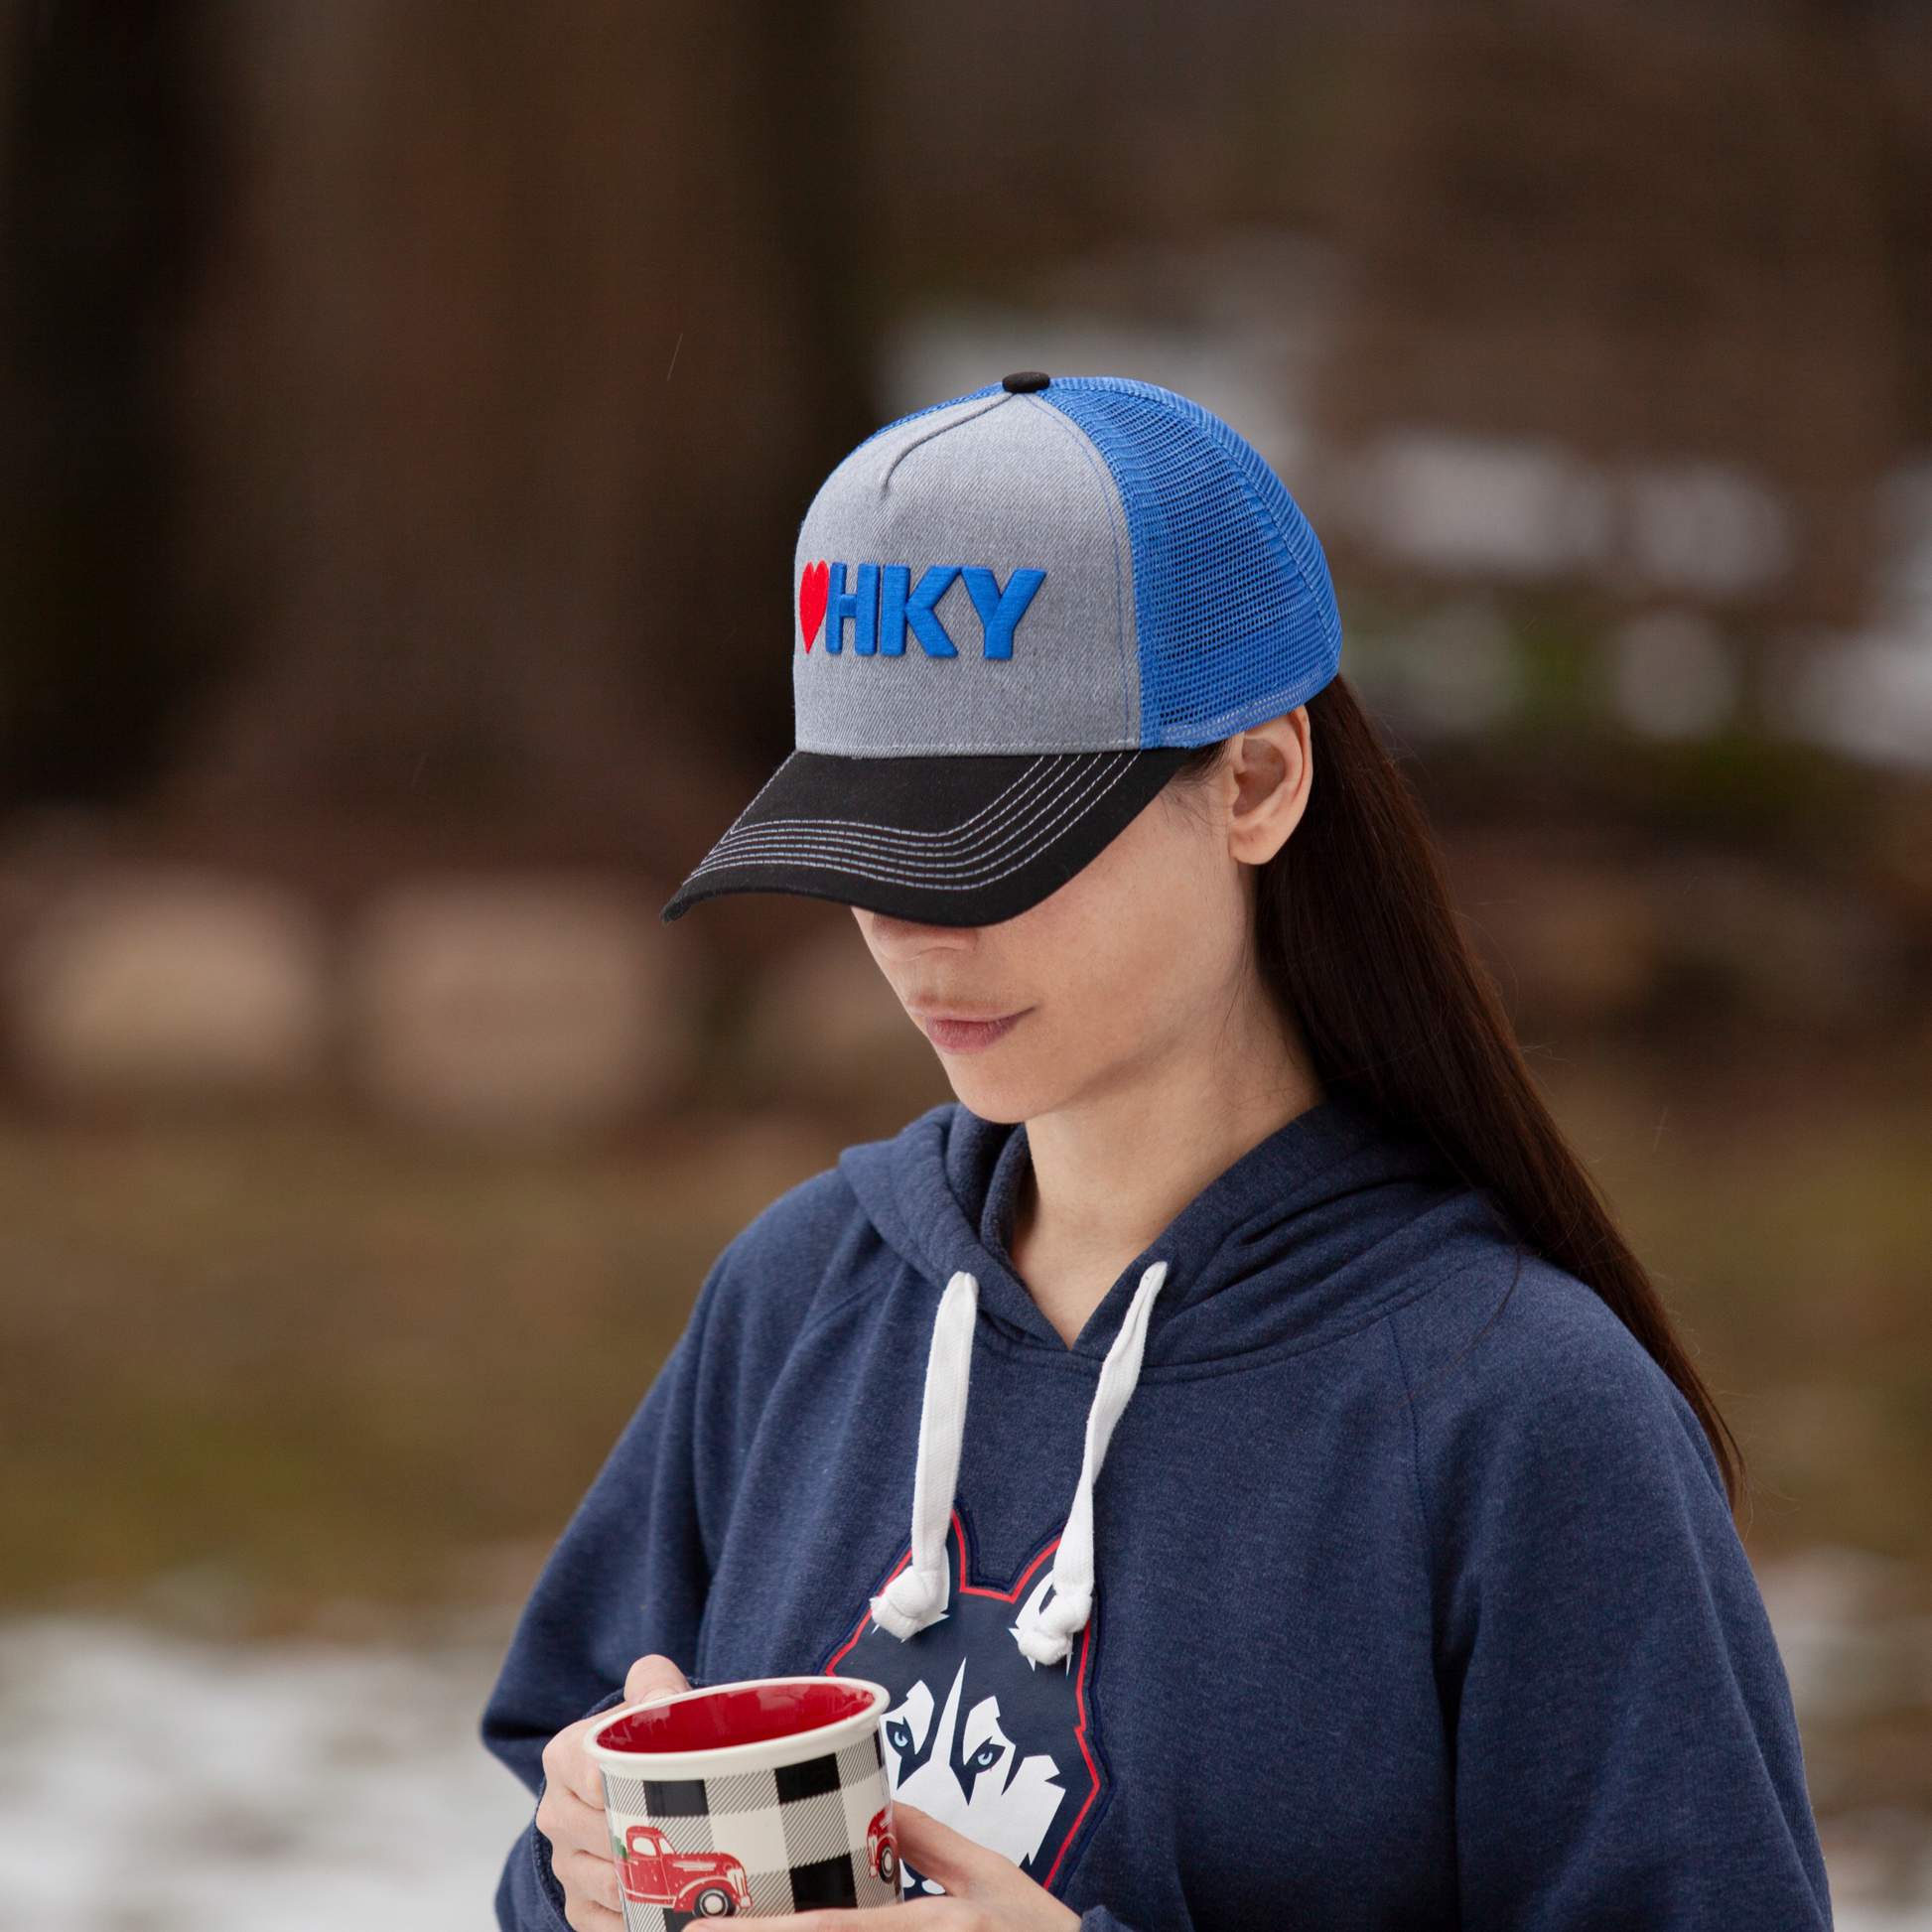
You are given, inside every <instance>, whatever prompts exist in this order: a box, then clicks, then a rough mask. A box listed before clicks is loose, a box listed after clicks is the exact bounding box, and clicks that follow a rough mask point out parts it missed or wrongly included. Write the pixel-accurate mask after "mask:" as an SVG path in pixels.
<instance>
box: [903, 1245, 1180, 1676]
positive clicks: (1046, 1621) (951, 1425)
mask: <svg viewBox="0 0 1932 1932" xmlns="http://www.w3.org/2000/svg"><path fill="white" fill-rule="evenodd" d="M1167 1278H1168V1264H1167V1263H1166V1262H1165V1261H1157V1262H1156V1263H1155V1264H1154V1265H1153V1266H1152V1267H1151V1268H1149V1269H1148V1270H1147V1271H1146V1273H1144V1274H1143V1275H1142V1276H1141V1281H1140V1286H1139V1287H1138V1288H1137V1289H1136V1290H1135V1291H1134V1299H1133V1301H1132V1302H1131V1303H1129V1305H1128V1309H1127V1314H1126V1317H1125V1318H1124V1319H1123V1320H1122V1322H1121V1324H1120V1333H1119V1334H1117V1335H1116V1336H1115V1337H1114V1341H1113V1346H1112V1347H1111V1348H1109V1349H1108V1350H1107V1359H1106V1360H1105V1361H1104V1362H1103V1363H1101V1365H1100V1385H1099V1387H1098V1388H1096V1389H1095V1391H1094V1396H1093V1406H1092V1407H1091V1408H1090V1409H1089V1410H1088V1411H1087V1442H1086V1453H1085V1455H1084V1456H1083V1457H1082V1458H1081V1463H1080V1480H1079V1483H1078V1484H1077V1485H1076V1487H1075V1488H1074V1491H1073V1507H1072V1508H1071V1509H1070V1510H1069V1511H1068V1512H1067V1518H1066V1527H1065V1528H1064V1529H1063V1530H1062V1531H1061V1532H1060V1542H1059V1548H1058V1549H1057V1550H1056V1551H1054V1553H1053V1571H1052V1586H1053V1587H1052V1592H1051V1596H1050V1599H1049V1600H1048V1602H1047V1603H1046V1606H1045V1608H1044V1609H1042V1610H1039V1611H1037V1612H1036V1613H1035V1612H1034V1611H1033V1610H1032V1609H1031V1607H1029V1609H1027V1610H1025V1611H1023V1612H1022V1615H1021V1619H1020V1623H1019V1626H1018V1627H1017V1628H1016V1629H1015V1631H1014V1636H1015V1638H1016V1640H1017V1641H1018V1643H1019V1645H1020V1648H1021V1651H1022V1652H1023V1653H1024V1654H1025V1655H1026V1656H1027V1657H1028V1658H1029V1659H1030V1660H1031V1661H1032V1662H1034V1663H1035V1664H1057V1663H1061V1662H1063V1661H1064V1660H1065V1659H1066V1657H1067V1656H1068V1655H1069V1654H1070V1653H1071V1651H1072V1647H1073V1639H1074V1638H1075V1637H1076V1636H1077V1635H1078V1634H1079V1633H1080V1632H1081V1631H1082V1630H1084V1629H1085V1628H1086V1625H1087V1618H1088V1617H1089V1616H1090V1615H1091V1614H1092V1611H1093V1485H1094V1483H1095V1481H1096V1480H1097V1479H1098V1477H1099V1475H1100V1465H1101V1464H1102V1463H1103V1462H1104V1461H1105V1460H1106V1459H1107V1445H1108V1444H1109V1443H1110V1442H1112V1441H1113V1435H1114V1429H1115V1426H1116V1425H1117V1424H1118V1423H1119V1421H1120V1419H1121V1416H1122V1414H1123V1413H1124V1412H1125V1410H1126V1408H1127V1405H1128V1403H1129V1401H1131V1400H1132V1398H1133V1394H1134V1390H1135V1388H1136V1386H1137V1385H1138V1384H1139V1382H1140V1379H1141V1355H1142V1351H1143V1350H1144V1349H1145V1348H1146V1346H1147V1323H1148V1314H1149V1312H1150V1311H1151V1310H1152V1308H1153V1306H1154V1298H1155V1297H1156V1296H1157V1295H1159V1294H1160V1292H1161V1284H1162V1283H1163V1282H1165V1281H1166V1280H1167ZM978 1314H979V1284H978V1283H977V1282H976V1281H975V1280H974V1279H973V1278H972V1276H971V1275H967V1274H958V1275H955V1276H954V1277H953V1278H952V1280H951V1281H950V1282H948V1283H947V1284H946V1292H945V1294H944V1295H943V1296H942V1297H941V1298H940V1302H939V1312H938V1315H937V1317H936V1318H935V1319H934V1321H933V1324H932V1346H931V1349H930V1350H929V1351H928V1353H927V1355H926V1367H925V1400H924V1403H923V1405H922V1406H921V1408H920V1410H919V1459H918V1464H917V1467H916V1468H915V1470H914V1472H913V1477H912V1557H911V1561H910V1562H909V1563H908V1564H907V1565H906V1567H905V1568H904V1569H903V1570H901V1571H900V1572H899V1573H898V1575H897V1577H895V1578H894V1579H893V1581H892V1582H891V1583H890V1584H888V1585H887V1586H886V1587H885V1589H884V1590H882V1591H881V1592H880V1594H879V1595H877V1596H875V1597H874V1598H873V1599H872V1614H873V1619H874V1621H875V1622H877V1623H878V1624H879V1626H880V1628H881V1629H883V1630H890V1631H891V1632H892V1633H893V1635H894V1636H896V1637H898V1638H900V1639H901V1640H903V1639H904V1638H906V1637H911V1636H916V1635H917V1634H918V1632H919V1631H921V1630H923V1629H925V1628H926V1626H927V1625H928V1624H932V1623H936V1622H938V1620H939V1619H940V1618H941V1617H942V1616H944V1615H945V1613H946V1604H947V1602H948V1600H949V1598H950V1596H951V1579H950V1577H949V1576H948V1574H947V1568H946V1531H947V1528H948V1526H949V1525H950V1523H951V1521H952V1505H953V1491H954V1489H955V1488H956V1487H957V1485H958V1481H959V1450H960V1445H961V1443H962V1442H963V1441H964V1439H965V1435H966V1388H967V1381H968V1378H969V1377H970V1375H971V1372H972V1366H973V1326H974V1323H975V1321H976V1320H977V1318H978ZM1034 1600H1035V1601H1037V1600H1038V1598H1037V1596H1035V1599H1034Z"/></svg>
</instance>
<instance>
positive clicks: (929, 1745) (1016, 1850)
mask: <svg viewBox="0 0 1932 1932" xmlns="http://www.w3.org/2000/svg"><path fill="white" fill-rule="evenodd" d="M965 1689H966V1661H965V1660H964V1659H963V1658H962V1659H961V1661H960V1665H959V1668H958V1669H957V1670H956V1671H954V1673H953V1678H952V1682H951V1683H950V1684H949V1685H948V1686H947V1687H946V1690H945V1703H944V1705H943V1706H936V1701H935V1699H934V1698H933V1695H932V1690H931V1687H930V1686H929V1685H927V1684H926V1682H925V1681H924V1680H923V1679H921V1680H920V1681H919V1682H918V1683H916V1684H914V1685H913V1686H912V1688H911V1689H910V1690H909V1691H908V1692H907V1693H906V1694H905V1697H904V1700H903V1701H902V1702H901V1703H900V1704H898V1705H897V1706H896V1707H895V1708H894V1709H893V1710H892V1711H890V1712H888V1713H887V1715H886V1742H887V1745H888V1746H889V1748H888V1750H887V1753H886V1772H887V1775H888V1776H889V1777H890V1778H891V1779H892V1781H893V1796H894V1797H895V1798H903V1799H904V1800H905V1802H906V1803H907V1804H910V1805H917V1806H918V1808H919V1809H920V1810H921V1811H923V1812H926V1813H928V1814H929V1815H930V1816H932V1817H934V1818H936V1819H938V1820H939V1822H940V1823H941V1824H942V1825H950V1826H951V1827H952V1828H953V1830H954V1831H956V1832H963V1833H964V1834H965V1835H966V1837H968V1838H970V1839H971V1840H972V1841H973V1843H974V1844H975V1845H984V1846H985V1847H986V1848H987V1850H988V1851H989V1852H999V1853H1002V1854H1004V1855H1005V1856H1006V1857H1007V1858H1009V1859H1011V1860H1012V1861H1013V1862H1014V1863H1015V1864H1019V1865H1024V1864H1026V1863H1029V1862H1030V1861H1032V1860H1033V1859H1034V1858H1035V1856H1036V1855H1037V1853H1038V1851H1039V1847H1040V1841H1041V1840H1042V1839H1044V1838H1045V1836H1046V1828H1047V1826H1049V1825H1050V1824H1052V1822H1053V1814H1054V1813H1055V1812H1056V1811H1058V1810H1059V1808H1060V1801H1061V1799H1063V1798H1064V1797H1065V1796H1066V1790H1065V1787H1064V1786H1062V1785H1060V1784H1057V1783H1055V1782H1054V1778H1055V1775H1056V1773H1057V1772H1058V1770H1059V1766H1058V1765H1057V1764H1056V1763H1055V1762H1054V1761H1053V1759H1052V1758H1050V1757H1048V1756H1045V1755H1044V1754H1042V1753H1036V1754H1035V1755H1034V1756H1032V1757H1023V1756H1021V1755H1020V1753H1019V1752H1018V1751H1017V1750H1016V1749H1015V1747H1014V1742H1013V1739H1012V1738H1011V1737H1009V1736H1008V1735H1007V1734H1006V1732H1005V1731H1004V1730H1002V1729H1001V1728H1000V1700H999V1699H998V1698H997V1697H983V1698H981V1699H980V1700H979V1701H978V1702H977V1703H976V1704H974V1705H973V1706H972V1707H971V1708H970V1709H962V1706H964V1705H965V1702H966V1697H965Z"/></svg>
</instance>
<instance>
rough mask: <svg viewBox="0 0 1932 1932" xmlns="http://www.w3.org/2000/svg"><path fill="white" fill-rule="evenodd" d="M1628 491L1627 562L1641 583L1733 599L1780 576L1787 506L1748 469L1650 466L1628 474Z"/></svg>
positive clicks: (1785, 556) (1786, 549)
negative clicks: (1751, 474)
mask: <svg viewBox="0 0 1932 1932" xmlns="http://www.w3.org/2000/svg"><path fill="white" fill-rule="evenodd" d="M1627 491H1628V509H1627V533H1626V539H1625V540H1626V544H1627V548H1628V558H1627V561H1628V565H1629V568H1630V570H1631V572H1632V573H1633V574H1634V576H1635V577H1636V579H1637V581H1638V582H1639V583H1640V584H1644V585H1647V586H1651V587H1654V588H1655V589H1658V590H1669V591H1686V592H1693V593H1699V594H1702V595H1704V596H1708V597H1716V598H1731V597H1740V596H1747V595H1749V594H1750V593H1752V592H1755V591H1762V590H1764V589H1767V588H1768V587H1769V586H1770V585H1772V584H1774V583H1776V582H1777V580H1778V579H1779V578H1780V577H1781V576H1783V574H1784V570H1785V566H1786V564H1787V563H1788V562H1789V560H1790V552H1791V536H1790V531H1789V529H1788V527H1787V524H1786V518H1785V513H1784V506H1783V505H1782V503H1780V501H1779V500H1778V498H1777V496H1776V495H1775V494H1774V493H1773V492H1772V490H1771V489H1770V488H1769V487H1768V486H1767V485H1766V484H1765V483H1762V482H1760V481H1759V480H1758V479H1757V478H1755V477H1753V476H1750V475H1749V474H1748V473H1746V472H1745V471H1742V470H1738V469H1734V468H1732V467H1730V466H1729V465H1726V464H1717V463H1678V464H1659V465H1652V466H1647V467H1645V468H1643V469H1640V470H1637V471H1635V472H1633V473H1632V474H1631V476H1630V478H1629V480H1628V483H1627Z"/></svg>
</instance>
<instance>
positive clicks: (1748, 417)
mask: <svg viewBox="0 0 1932 1932" xmlns="http://www.w3.org/2000/svg"><path fill="white" fill-rule="evenodd" d="M1863 11H1864V10H1863V9H1860V8H1852V9H1847V8H1843V7H1838V6H1820V5H1814V6H1812V7H1810V8H1797V9H1791V10H1785V9H1778V10H1771V9H1763V10H1757V9H1746V8H1739V7H1696V8H1693V7H1680V8H1671V7H1665V6H1654V7H1646V8H1642V9H1633V8H1630V7H1626V6H1622V5H1618V4H1613V0H1554V3H1553V4H1547V5H1541V4H1540V5H1534V6H1531V5H1516V4H1506V3H1504V0H1492V4H1485V5H1481V6H1445V5H1431V4H1420V5H1414V6H1410V7H1407V8H1404V9H1402V10H1401V11H1400V12H1399V13H1398V14H1397V15H1396V17H1395V28H1394V31H1391V32H1390V33H1389V34H1388V35H1387V36H1386V38H1385V40H1384V42H1383V44H1382V46H1381V47H1380V49H1379V51H1378V56H1377V59H1376V60H1375V62H1374V64H1373V71H1374V79H1373V81H1372V83H1371V84H1370V85H1369V86H1368V87H1367V88H1366V89H1365V94H1364V100H1365V103H1366V104H1365V108H1364V111H1363V113H1362V115H1361V117H1360V120H1359V122H1358V124H1357V138H1358V145H1357V147H1356V149H1355V152H1354V153H1353V154H1352V155H1351V157H1350V158H1349V161H1348V163H1347V164H1346V165H1345V166H1344V167H1343V168H1342V169H1341V170H1340V171H1339V174H1338V179H1339V180H1340V181H1341V182H1342V183H1343V184H1344V186H1343V188H1342V192H1341V196H1340V200H1339V203H1338V207H1337V209H1336V217H1335V231H1336V234H1337V236H1338V238H1339V240H1340V242H1341V245H1342V248H1343V250H1344V253H1345V255H1346V257H1347V272H1346V275H1345V278H1344V279H1345V282H1346V285H1347V286H1348V287H1349V288H1350V289H1351V290H1352V294H1353V300H1352V304H1351V313H1349V315H1348V316H1347V317H1346V318H1345V321H1344V324H1343V327H1342V328H1341V331H1340V336H1339V340H1340V341H1341V343H1342V344H1343V350H1342V354H1341V357H1340V359H1339V361H1338V364H1337V366H1336V367H1335V368H1334V370H1333V371H1332V379H1331V385H1330V389H1329V394H1328V399H1327V407H1328V412H1329V416H1330V427H1331V428H1332V429H1334V430H1335V431H1336V432H1338V433H1339V435H1340V436H1341V438H1342V439H1343V440H1344V441H1348V440H1355V439H1359V438H1361V437H1363V436H1366V435H1368V434H1369V433H1371V432H1372V431H1373V430H1375V429H1376V428H1378V427H1383V426H1390V425H1396V424H1401V425H1426V426H1434V427H1444V428H1451V429H1461V430H1465V431H1469V432H1473V433H1477V434H1489V435H1497V434H1501V435H1514V436H1525V437H1551V438H1556V439H1560V440H1562V441H1564V442H1567V443H1571V444H1573V445H1577V446H1580V447H1582V448H1584V449H1586V450H1588V451H1590V452H1591V453H1593V454H1596V455H1598V456H1601V457H1604V458H1607V459H1610V460H1612V461H1614V460H1617V459H1620V458H1625V457H1631V456H1635V455H1638V454H1646V455H1658V454H1662V455H1678V456H1684V457H1696V458H1718V459H1724V460H1729V461H1732V462H1741V463H1745V464H1748V465H1750V466H1752V467H1754V468H1755V469H1757V470H1759V471H1760V472H1762V473H1763V474H1765V475H1766V476H1767V477H1769V478H1770V479H1771V480H1772V481H1773V482H1774V483H1777V484H1779V485H1780V486H1781V487H1782V488H1783V489H1784V491H1785V492H1786V493H1787V495H1788V497H1789V498H1790V499H1791V500H1792V502H1793V503H1794V506H1795V508H1796V510H1797V515H1798V529H1799V555H1798V558H1797V560H1796V565H1797V568H1796V573H1795V577H1794V580H1793V581H1792V582H1791V583H1790V584H1789V585H1787V586H1786V588H1785V591H1784V592H1783V593H1782V595H1781V597H1780V603H1781V605H1782V606H1783V607H1784V608H1785V609H1786V611H1787V612H1788V613H1789V614H1791V615H1797V616H1803V617H1809V618H1813V619H1819V620H1825V621H1849V620H1851V619H1853V618H1855V617H1856V616H1857V615H1858V613H1859V611H1860V608H1861V606H1862V604H1863V598H1864V594H1865V589H1866V576H1867V568H1868V564H1869V561H1870V558H1869V536H1870V503H1869V487H1870V484H1871V483H1872V482H1873V480H1874V479H1875V478H1876V477H1877V476H1878V475H1879V474H1880V473H1881V472H1882V470H1883V469H1884V468H1885V466H1886V465H1887V464H1888V463H1889V462H1891V461H1892V460H1894V459H1895V457H1896V455H1897V454H1898V447H1899V430H1900V424H1901V416H1902V411H1901V390H1902V388H1903V385H1904V380H1905V351H1904V344H1903V341H1902V337H1901V330H1900V314H1899V310H1898V306H1897V303H1896V300H1895V296H1894V293H1893V290H1892V287H1891V265H1890V260H1889V255H1888V246H1889V244H1888V241H1887V237H1886V235H1885V232H1884V224H1883V215H1882V206H1883V196H1882V193H1881V181H1882V177H1883V173H1884V161H1883V151H1882V142H1883V128H1882V124H1881V113H1880V109H1881V104H1882V103H1881V98H1880V90H1879V87H1878V85H1877V83H1876V81H1875V79H1874V76H1873V74H1872V72H1871V70H1870V69H1869V67H1868V65H1867V56H1868V54H1869V52H1870V49H1869V46H1868V44H1867V42H1866V41H1865V39H1864V36H1863V18H1862V16H1863Z"/></svg>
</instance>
